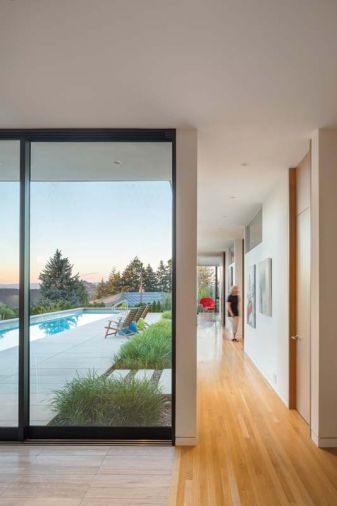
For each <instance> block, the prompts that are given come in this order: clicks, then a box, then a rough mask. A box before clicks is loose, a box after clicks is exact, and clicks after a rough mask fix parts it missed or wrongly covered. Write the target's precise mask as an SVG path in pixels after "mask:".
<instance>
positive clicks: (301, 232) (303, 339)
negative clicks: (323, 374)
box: [296, 208, 310, 423]
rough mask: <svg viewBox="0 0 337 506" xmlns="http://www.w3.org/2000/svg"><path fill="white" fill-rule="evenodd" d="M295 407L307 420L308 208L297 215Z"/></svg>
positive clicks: (308, 418)
mask: <svg viewBox="0 0 337 506" xmlns="http://www.w3.org/2000/svg"><path fill="white" fill-rule="evenodd" d="M296 285H297V307H296V320H297V338H296V343H297V345H296V347H297V350H296V355H297V367H296V399H297V401H296V409H297V411H298V412H299V413H300V415H302V417H303V418H304V419H305V421H306V422H308V423H309V422H310V208H307V209H305V210H304V211H302V212H301V213H300V214H299V215H298V216H297V283H296Z"/></svg>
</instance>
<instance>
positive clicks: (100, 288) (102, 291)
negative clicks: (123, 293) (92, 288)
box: [95, 278, 109, 299]
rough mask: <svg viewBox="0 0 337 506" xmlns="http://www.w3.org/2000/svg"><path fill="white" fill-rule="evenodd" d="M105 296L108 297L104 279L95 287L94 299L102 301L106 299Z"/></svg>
mask: <svg viewBox="0 0 337 506" xmlns="http://www.w3.org/2000/svg"><path fill="white" fill-rule="evenodd" d="M107 295H109V294H108V288H107V283H105V281H104V279H103V278H102V279H101V281H100V282H99V283H98V285H97V287H96V292H95V299H102V298H103V297H106V296H107Z"/></svg>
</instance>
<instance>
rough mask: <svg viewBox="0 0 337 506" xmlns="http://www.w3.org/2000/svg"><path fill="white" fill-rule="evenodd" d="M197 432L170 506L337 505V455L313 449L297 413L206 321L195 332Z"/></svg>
mask: <svg viewBox="0 0 337 506" xmlns="http://www.w3.org/2000/svg"><path fill="white" fill-rule="evenodd" d="M198 432H199V443H198V446H197V447H195V448H183V449H181V450H180V452H181V454H180V455H181V456H180V466H179V471H177V474H178V476H177V499H176V500H175V499H174V500H173V504H177V505H178V506H192V505H193V506H222V505H248V504H249V505H266V506H274V505H286V504H296V505H312V506H320V505H326V506H333V505H335V504H337V450H319V449H317V448H316V447H315V445H314V443H313V442H312V441H311V440H310V439H309V437H308V427H307V425H306V424H305V423H304V422H303V420H302V419H301V417H300V416H299V415H298V413H297V412H295V411H289V410H288V409H287V408H286V407H285V406H284V404H283V403H282V401H281V400H280V399H279V398H278V396H277V395H276V394H275V393H274V391H273V389H272V388H271V387H270V386H269V384H268V383H267V382H266V381H265V380H264V379H263V377H262V376H261V375H260V373H259V372H258V371H257V369H256V368H255V366H254V365H253V364H252V362H251V361H250V359H249V358H248V357H246V356H245V355H244V353H243V349H242V344H241V343H232V342H231V341H229V340H224V339H223V338H222V329H221V327H220V326H219V323H214V322H213V321H211V319H210V317H209V316H207V317H206V319H205V318H202V319H200V317H199V327H198Z"/></svg>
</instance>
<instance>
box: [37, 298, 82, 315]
mask: <svg viewBox="0 0 337 506" xmlns="http://www.w3.org/2000/svg"><path fill="white" fill-rule="evenodd" d="M76 307H80V306H78V305H77V306H76V305H74V304H69V303H67V302H62V301H60V302H42V303H40V304H37V305H36V306H33V307H32V308H31V314H42V313H53V312H55V311H65V310H66V309H74V308H76Z"/></svg>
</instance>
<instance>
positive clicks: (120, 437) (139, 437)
mask: <svg viewBox="0 0 337 506" xmlns="http://www.w3.org/2000/svg"><path fill="white" fill-rule="evenodd" d="M4 140H13V141H19V142H20V284H19V301H20V304H19V385H18V386H19V388H18V392H19V394H18V415H19V416H18V427H0V441H26V440H41V439H43V440H54V441H55V440H60V441H62V442H71V441H74V440H83V441H86V440H106V441H118V442H121V441H128V442H130V441H134V442H137V441H141V442H142V443H144V442H145V441H149V442H150V441H152V442H153V441H161V442H162V441H166V442H170V443H171V444H172V445H174V442H175V419H176V414H175V409H176V392H175V383H176V382H175V377H176V130H175V129H141V128H137V129H130V128H122V129H118V128H80V129H78V128H77V129H76V128H75V129H74V128H61V129H50V128H42V129H0V141H4ZM33 142H170V143H171V145H172V417H171V419H172V424H171V427H83V426H80V427H75V426H68V427H53V426H31V425H29V374H30V369H29V353H30V348H29V344H30V343H29V319H30V301H29V298H30V294H29V291H30V288H29V285H30V274H29V266H30V259H29V252H30V237H29V231H30V168H31V167H30V166H31V156H30V154H31V143H33Z"/></svg>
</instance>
